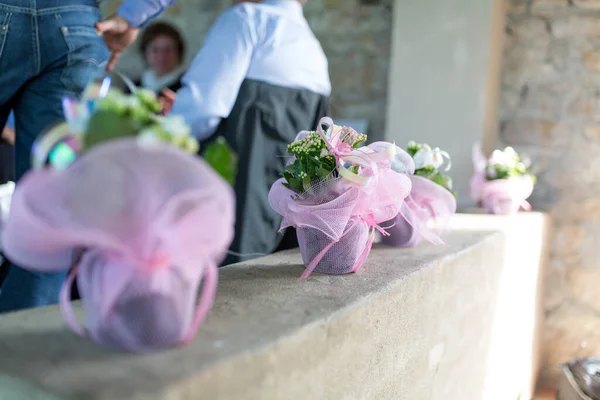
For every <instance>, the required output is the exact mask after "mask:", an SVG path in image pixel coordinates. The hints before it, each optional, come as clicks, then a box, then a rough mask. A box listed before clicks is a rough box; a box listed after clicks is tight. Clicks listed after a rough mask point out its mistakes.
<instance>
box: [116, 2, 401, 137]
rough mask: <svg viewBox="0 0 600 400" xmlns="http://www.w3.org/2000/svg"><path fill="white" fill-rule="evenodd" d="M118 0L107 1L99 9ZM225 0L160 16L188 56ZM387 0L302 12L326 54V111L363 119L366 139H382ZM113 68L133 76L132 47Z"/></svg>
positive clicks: (179, 6)
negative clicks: (330, 94) (328, 87)
mask: <svg viewBox="0 0 600 400" xmlns="http://www.w3.org/2000/svg"><path fill="white" fill-rule="evenodd" d="M118 3H119V1H115V0H113V1H107V3H106V4H105V5H104V8H105V13H110V12H113V11H114V10H115V9H116V6H117V4H118ZM231 3H232V1H231V0H177V1H176V6H175V7H173V8H172V9H170V10H169V11H168V12H167V13H166V15H165V16H164V19H166V20H168V21H171V22H173V23H174V24H176V25H177V26H178V27H179V28H180V30H181V31H182V33H183V34H184V36H185V39H186V41H187V43H188V49H189V51H188V61H189V60H190V59H191V58H192V57H193V56H194V55H195V54H196V52H197V50H198V49H199V48H200V47H201V46H202V42H203V40H204V36H205V35H206V32H207V31H208V28H209V27H210V25H211V23H212V21H213V20H214V19H215V18H216V17H217V16H218V15H219V14H220V13H221V12H222V11H223V10H225V9H226V8H227V7H228V6H229V5H231ZM392 4H393V0H311V1H309V2H308V4H307V6H306V7H305V14H306V16H307V19H308V21H309V23H310V25H311V27H312V28H313V30H314V32H315V34H316V36H317V37H318V38H319V40H320V41H321V44H322V45H323V48H324V50H325V53H326V54H327V56H328V58H329V65H330V66H329V71H330V75H331V80H332V84H333V98H332V103H331V114H332V115H333V116H334V117H338V118H342V117H343V118H359V119H368V120H369V123H370V128H369V134H370V136H371V137H372V138H375V139H381V138H383V130H384V124H385V112H386V99H387V86H388V85H387V82H388V66H389V59H390V38H391V26H392V12H391V10H392ZM119 68H120V69H121V70H123V71H125V72H127V73H128V74H129V75H130V76H134V77H135V76H137V75H138V74H139V73H140V71H141V69H142V64H141V60H140V57H139V54H138V53H137V51H136V50H135V49H134V50H133V51H129V52H128V53H127V54H126V55H125V56H124V57H123V58H122V60H121V61H120V64H119Z"/></svg>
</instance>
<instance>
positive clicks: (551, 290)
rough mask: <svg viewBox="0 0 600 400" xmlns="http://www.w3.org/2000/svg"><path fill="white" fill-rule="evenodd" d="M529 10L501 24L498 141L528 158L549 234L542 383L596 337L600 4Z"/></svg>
mask: <svg viewBox="0 0 600 400" xmlns="http://www.w3.org/2000/svg"><path fill="white" fill-rule="evenodd" d="M507 3H508V4H509V5H511V4H512V2H511V1H510V0H507ZM530 5H531V12H530V13H521V14H519V15H517V16H513V17H511V18H508V20H507V27H506V32H507V40H506V46H505V57H504V61H503V78H502V85H503V86H502V96H501V112H500V114H501V126H502V130H501V138H502V139H503V140H504V141H505V142H506V143H507V144H510V145H515V147H517V149H522V150H524V151H529V152H530V155H531V156H532V158H533V164H534V166H536V167H537V171H536V172H537V173H538V176H539V178H540V179H539V180H538V186H537V188H536V190H535V193H534V196H533V197H532V199H531V200H532V203H533V205H534V207H536V208H538V209H547V210H549V211H550V212H551V215H552V221H553V224H554V227H553V238H552V247H551V254H550V263H549V268H548V271H547V275H546V277H545V290H546V293H545V306H546V315H547V318H548V322H547V325H546V329H545V338H544V347H545V368H544V376H543V380H544V381H547V382H548V381H552V380H553V379H555V378H556V377H557V376H558V373H559V372H560V371H559V370H558V369H557V368H556V365H555V364H556V363H557V362H560V361H566V360H568V359H570V358H573V357H577V356H583V355H591V354H594V352H595V354H596V355H597V354H598V353H599V351H600V348H598V347H595V346H594V344H593V343H594V342H597V340H595V338H596V337H597V333H595V332H596V331H597V330H598V329H600V327H599V326H598V315H599V314H598V313H600V298H599V297H598V294H597V293H598V290H597V288H598V287H600V273H597V271H600V269H599V267H600V264H598V259H600V258H599V257H600V250H599V249H600V247H599V246H598V243H600V200H598V193H600V172H599V171H600V125H599V124H600V24H599V23H598V12H597V10H598V9H600V1H597V0H572V1H558V0H557V1H551V0H548V1H541V0H531V1H530ZM582 343H585V345H582Z"/></svg>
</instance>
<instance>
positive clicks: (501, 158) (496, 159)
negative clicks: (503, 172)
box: [490, 150, 511, 165]
mask: <svg viewBox="0 0 600 400" xmlns="http://www.w3.org/2000/svg"><path fill="white" fill-rule="evenodd" d="M490 161H491V163H492V164H500V165H508V164H510V162H511V159H510V157H508V155H507V154H506V153H505V152H503V151H500V150H494V152H493V153H492V157H491V158H490Z"/></svg>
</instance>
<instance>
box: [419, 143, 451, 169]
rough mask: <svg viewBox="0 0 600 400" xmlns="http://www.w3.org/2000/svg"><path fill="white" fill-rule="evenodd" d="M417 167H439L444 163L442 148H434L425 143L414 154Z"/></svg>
mask: <svg viewBox="0 0 600 400" xmlns="http://www.w3.org/2000/svg"><path fill="white" fill-rule="evenodd" d="M413 159H414V160H415V169H421V168H425V167H433V168H436V169H437V168H439V167H441V166H442V165H443V164H444V157H443V155H442V152H441V150H440V149H435V150H432V149H431V147H429V146H427V145H424V146H423V147H421V149H420V150H419V151H417V153H416V154H415V155H414V157H413Z"/></svg>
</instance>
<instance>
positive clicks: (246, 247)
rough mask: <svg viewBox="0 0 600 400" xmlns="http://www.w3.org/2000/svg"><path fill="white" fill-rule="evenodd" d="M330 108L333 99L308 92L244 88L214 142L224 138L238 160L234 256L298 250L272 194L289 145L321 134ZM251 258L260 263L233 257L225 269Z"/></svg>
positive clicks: (251, 84) (249, 84)
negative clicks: (283, 228) (301, 135)
mask: <svg viewBox="0 0 600 400" xmlns="http://www.w3.org/2000/svg"><path fill="white" fill-rule="evenodd" d="M328 102H329V99H328V97H326V96H322V95H320V94H317V93H314V92H311V91H309V90H302V89H290V88H285V87H280V86H275V85H270V84H267V83H263V82H259V81H254V80H248V79H247V80H245V81H244V82H243V83H242V86H241V88H240V91H239V94H238V97H237V100H236V103H235V105H234V107H233V110H232V111H231V114H230V115H229V117H227V118H226V119H223V121H222V122H221V124H220V125H219V127H218V129H217V131H216V133H215V134H214V135H213V136H212V137H211V139H209V142H210V141H211V140H214V139H215V138H216V137H219V136H223V137H224V138H225V140H226V141H227V143H228V144H229V145H230V146H231V147H232V148H233V150H234V151H235V152H236V153H237V156H238V171H237V176H236V182H235V193H236V225H235V239H234V241H233V243H232V245H231V248H230V250H231V251H232V252H236V253H240V254H252V253H260V254H269V253H272V252H273V251H275V250H283V249H287V248H293V247H297V242H296V237H295V232H294V231H293V230H288V232H286V235H285V238H284V237H283V236H282V235H280V234H279V233H278V231H279V226H280V224H281V216H280V215H279V214H277V213H276V212H275V211H273V210H272V209H271V206H270V205H269V201H268V194H269V189H270V188H271V186H272V185H273V183H274V182H275V181H276V180H277V179H279V178H280V177H281V173H282V172H283V170H284V168H285V165H286V160H287V156H286V148H287V145H288V144H289V143H291V142H292V141H293V140H294V138H295V137H296V134H297V133H298V132H300V131H303V130H314V129H316V127H317V123H318V122H319V120H320V119H321V118H322V117H324V116H325V115H326V114H327V108H328ZM206 144H207V143H206V142H205V143H203V144H202V147H204V146H205V145H206ZM282 240H283V243H282ZM250 258H256V257H238V256H235V255H229V256H228V257H227V259H226V260H225V262H224V263H223V265H228V264H232V263H235V262H239V261H244V260H248V259H250Z"/></svg>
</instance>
